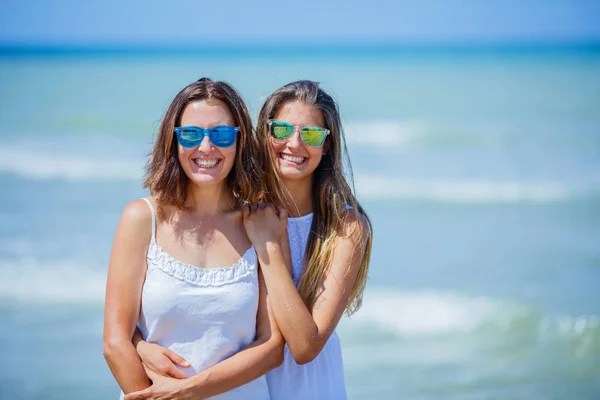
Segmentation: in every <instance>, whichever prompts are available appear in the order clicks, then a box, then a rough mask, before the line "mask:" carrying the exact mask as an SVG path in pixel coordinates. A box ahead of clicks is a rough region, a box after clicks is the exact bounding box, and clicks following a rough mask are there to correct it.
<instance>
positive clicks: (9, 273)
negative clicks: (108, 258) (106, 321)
mask: <svg viewBox="0 0 600 400" xmlns="http://www.w3.org/2000/svg"><path fill="white" fill-rule="evenodd" d="M105 285H106V268H104V269H102V268H95V269H93V268H90V267H89V266H85V265H78V264H74V263H73V262H65V263H60V264H57V263H54V264H43V263H40V262H37V261H34V260H22V261H20V262H18V263H12V264H3V265H0V300H11V301H17V302H19V303H27V304H52V303H67V304H80V303H85V304H102V301H103V299H104V292H105Z"/></svg>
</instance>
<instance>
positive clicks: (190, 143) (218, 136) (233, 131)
mask: <svg viewBox="0 0 600 400" xmlns="http://www.w3.org/2000/svg"><path fill="white" fill-rule="evenodd" d="M239 130H240V129H239V128H238V127H237V126H214V127H212V128H208V129H203V128H199V127H197V126H178V127H177V128H175V134H177V140H178V141H179V144H180V145H181V146H182V147H185V148H186V149H192V148H194V147H198V146H200V143H202V141H203V140H204V137H205V136H207V135H208V137H209V139H210V142H211V143H212V144H213V145H215V146H217V147H229V146H231V145H232V144H234V143H235V137H236V135H237V133H238V132H239Z"/></svg>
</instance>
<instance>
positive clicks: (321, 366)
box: [267, 214, 347, 400]
mask: <svg viewBox="0 0 600 400" xmlns="http://www.w3.org/2000/svg"><path fill="white" fill-rule="evenodd" d="M312 217H313V215H312V214H308V215H305V216H303V217H298V218H288V227H287V229H288V236H289V242H290V250H291V256H292V277H293V279H294V283H295V284H296V285H298V278H299V277H300V276H301V272H302V261H303V259H304V252H305V250H306V244H307V242H308V234H309V233H310V227H311V224H312V219H313V218H312ZM267 383H268V384H269V392H270V394H271V399H272V400H296V399H297V400H309V399H310V400H343V399H346V398H347V396H346V385H345V383H344V366H343V363H342V348H341V344H340V339H339V337H338V334H337V332H336V331H334V332H333V333H332V335H331V336H330V337H329V340H328V341H327V343H326V344H325V346H324V347H323V350H321V352H320V353H319V355H318V356H317V357H316V358H315V359H314V360H313V361H311V362H309V363H307V364H304V365H298V364H297V363H296V361H295V360H294V356H293V355H292V353H291V352H290V349H289V348H288V346H287V345H286V346H285V353H284V362H283V364H282V365H281V366H279V367H277V368H275V369H274V370H272V371H270V372H267Z"/></svg>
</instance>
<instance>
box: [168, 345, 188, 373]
mask: <svg viewBox="0 0 600 400" xmlns="http://www.w3.org/2000/svg"><path fill="white" fill-rule="evenodd" d="M165 355H166V356H167V357H169V359H170V360H171V361H173V362H174V363H175V364H177V365H180V366H182V367H184V368H189V367H190V365H191V364H190V363H189V362H187V361H186V359H185V358H183V357H181V356H180V355H179V354H177V353H175V352H173V351H172V350H167V351H165ZM177 371H179V370H177Z"/></svg>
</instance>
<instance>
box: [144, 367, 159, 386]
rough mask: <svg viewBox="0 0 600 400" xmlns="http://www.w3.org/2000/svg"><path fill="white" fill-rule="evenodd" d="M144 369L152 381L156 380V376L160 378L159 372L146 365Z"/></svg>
mask: <svg viewBox="0 0 600 400" xmlns="http://www.w3.org/2000/svg"><path fill="white" fill-rule="evenodd" d="M144 369H145V370H146V375H148V378H150V380H151V381H152V382H154V381H155V380H156V378H158V377H159V376H160V375H159V374H157V373H156V372H154V371H152V370H151V369H150V368H148V367H146V366H145V365H144Z"/></svg>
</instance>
